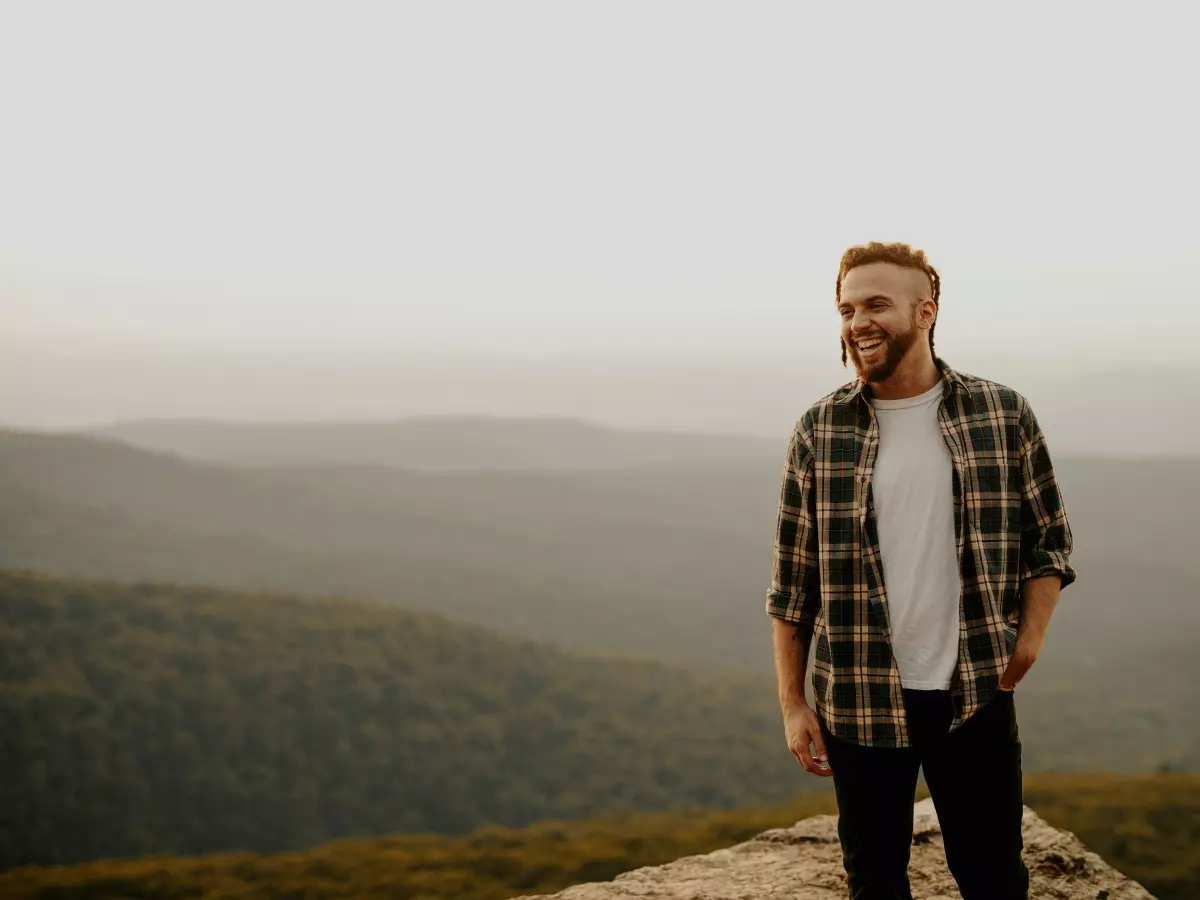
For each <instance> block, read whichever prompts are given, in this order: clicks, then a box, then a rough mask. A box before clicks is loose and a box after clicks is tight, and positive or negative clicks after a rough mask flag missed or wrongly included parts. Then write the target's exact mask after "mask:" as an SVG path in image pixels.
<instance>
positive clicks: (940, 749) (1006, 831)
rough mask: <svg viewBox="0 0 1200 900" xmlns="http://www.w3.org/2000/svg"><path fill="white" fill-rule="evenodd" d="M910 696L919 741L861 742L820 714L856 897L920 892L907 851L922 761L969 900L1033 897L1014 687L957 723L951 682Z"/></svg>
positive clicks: (901, 898)
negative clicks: (842, 734)
mask: <svg viewBox="0 0 1200 900" xmlns="http://www.w3.org/2000/svg"><path fill="white" fill-rule="evenodd" d="M904 702H905V706H906V707H907V719H908V728H909V732H910V735H911V737H912V746H911V747H899V748H893V747H867V746H863V745H861V744H855V743H852V742H849V741H844V740H841V739H839V738H836V737H834V736H833V735H832V734H830V733H829V729H828V728H827V727H826V726H825V723H824V722H822V723H821V731H822V733H823V734H824V737H825V749H826V751H827V752H828V754H829V765H830V767H831V768H832V769H833V786H834V791H835V792H836V794H837V805H838V836H839V837H840V838H841V844H842V856H843V860H844V862H845V866H846V874H847V876H848V878H849V882H850V898H851V900H912V893H911V892H910V890H909V884H908V860H909V850H910V848H911V847H912V834H913V802H914V800H915V794H916V788H917V770H918V769H919V768H920V767H921V766H924V769H925V783H926V784H927V785H928V786H929V793H930V795H931V796H932V798H933V804H934V807H935V808H936V810H937V815H938V821H939V822H940V823H941V828H942V839H943V843H944V844H945V848H946V862H947V864H948V866H949V867H950V872H951V874H952V875H953V876H954V879H955V881H957V882H958V889H959V891H960V892H961V893H962V896H963V900H1026V898H1027V897H1028V894H1029V872H1028V870H1027V869H1026V867H1025V864H1024V862H1023V861H1022V860H1021V850H1022V848H1023V846H1024V844H1023V842H1022V840H1021V813H1022V811H1023V808H1024V799H1023V797H1022V791H1021V741H1020V739H1019V737H1018V735H1017V717H1016V710H1015V708H1014V698H1013V692H1011V691H1001V692H999V693H998V694H996V696H995V698H994V699H993V700H991V701H989V702H988V703H987V704H986V705H985V706H984V707H983V708H982V709H979V710H976V712H975V714H974V715H972V716H971V718H969V719H968V720H967V721H966V722H965V723H963V725H962V726H960V727H959V728H958V729H957V730H956V731H953V732H951V731H950V722H951V720H952V719H953V717H954V713H953V709H952V707H951V701H950V692H949V691H913V690H905V691H904Z"/></svg>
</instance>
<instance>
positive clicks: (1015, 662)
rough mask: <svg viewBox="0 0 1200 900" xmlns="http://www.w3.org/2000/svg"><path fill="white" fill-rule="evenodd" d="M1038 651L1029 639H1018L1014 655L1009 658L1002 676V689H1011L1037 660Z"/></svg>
mask: <svg viewBox="0 0 1200 900" xmlns="http://www.w3.org/2000/svg"><path fill="white" fill-rule="evenodd" d="M1037 657H1038V651H1037V650H1036V649H1035V648H1034V647H1033V645H1032V644H1031V643H1030V642H1028V641H1017V646H1016V648H1015V649H1014V650H1013V655H1012V656H1010V657H1009V658H1008V667H1007V668H1006V669H1005V670H1004V674H1003V675H1001V676H1000V690H1002V691H1011V690H1012V689H1013V688H1015V687H1016V686H1017V684H1018V683H1020V681H1021V679H1022V678H1024V677H1025V673H1027V672H1028V671H1029V670H1030V669H1032V668H1033V664H1034V663H1035V662H1037Z"/></svg>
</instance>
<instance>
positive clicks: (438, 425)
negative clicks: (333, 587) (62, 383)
mask: <svg viewBox="0 0 1200 900" xmlns="http://www.w3.org/2000/svg"><path fill="white" fill-rule="evenodd" d="M88 433H89V434H92V435H93V436H96V437H104V438H112V439H114V440H119V441H123V442H125V443H128V444H131V445H133V446H136V447H141V448H143V449H146V450H157V451H162V452H167V453H172V454H175V455H177V456H182V457H185V458H188V459H194V460H200V461H203V462H217V463H239V464H244V465H255V466H264V465H265V466H270V465H296V464H301V465H322V466H324V465H351V466H398V467H400V468H406V469H418V470H422V471H427V472H453V471H464V470H465V471H512V470H518V471H535V472H554V471H580V470H589V469H612V468H628V467H633V466H644V465H655V464H663V463H669V464H679V463H695V462H712V461H717V460H728V459H749V460H760V459H763V458H766V459H769V460H772V461H775V460H777V459H781V458H782V455H781V453H782V451H781V450H780V448H779V447H778V446H777V442H772V441H767V440H763V439H762V438H753V437H739V436H735V435H722V434H696V435H691V434H680V433H671V432H655V431H624V430H617V429H614V428H604V427H601V426H599V425H594V424H590V423H587V422H584V421H581V420H578V419H567V418H549V417H544V418H487V417H479V416H436V417H414V418H406V419H402V420H400V421H396V422H342V423H334V422H309V423H306V422H293V423H262V422H223V421H211V420H210V421H206V420H180V421H171V420H150V421H142V422H118V423H114V424H112V425H108V426H104V427H101V428H96V429H93V430H91V431H90V432H88ZM785 438H786V435H785Z"/></svg>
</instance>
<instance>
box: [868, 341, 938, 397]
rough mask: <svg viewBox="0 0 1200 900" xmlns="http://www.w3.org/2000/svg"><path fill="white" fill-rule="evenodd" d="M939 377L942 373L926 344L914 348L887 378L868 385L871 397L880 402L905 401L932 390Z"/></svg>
mask: <svg viewBox="0 0 1200 900" xmlns="http://www.w3.org/2000/svg"><path fill="white" fill-rule="evenodd" d="M941 377H942V372H941V370H940V369H939V368H938V366H937V363H935V362H934V361H933V353H932V352H930V349H929V344H928V343H926V344H925V345H924V346H923V347H919V348H917V347H914V348H913V352H912V353H910V354H909V355H908V356H906V357H905V358H904V359H903V360H902V361H901V363H900V365H898V366H897V367H896V371H895V372H893V373H892V374H891V375H890V376H888V378H886V379H885V380H883V381H871V382H868V383H869V384H870V385H871V395H872V396H873V397H876V398H878V399H880V400H906V399H908V398H909V397H919V396H921V394H924V393H925V392H926V391H931V390H933V387H934V385H936V384H937V383H938V381H940V380H941Z"/></svg>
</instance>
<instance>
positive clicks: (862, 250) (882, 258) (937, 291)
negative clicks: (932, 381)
mask: <svg viewBox="0 0 1200 900" xmlns="http://www.w3.org/2000/svg"><path fill="white" fill-rule="evenodd" d="M877 262H887V263H894V264H895V265H897V266H904V267H905V268H906V269H918V270H920V271H922V272H924V273H925V274H926V275H927V276H929V283H930V284H931V285H933V296H932V297H931V298H930V299H932V300H933V305H934V306H935V307H937V305H938V300H939V299H940V298H941V294H942V280H941V278H939V277H938V273H937V269H935V268H934V267H933V266H931V265H930V264H929V260H928V259H926V257H925V251H924V250H914V249H913V248H912V247H910V246H909V245H908V244H881V243H879V241H872V242H871V243H869V244H860V245H859V246H857V247H851V248H850V249H849V250H847V251H846V252H845V253H843V254H842V262H841V264H840V265H839V266H838V276H837V302H838V303H841V302H842V279H844V278H845V277H846V273H847V272H849V271H850V270H851V269H853V268H855V267H856V266H865V265H868V264H869V263H877ZM936 328H937V319H936V318H935V319H934V322H933V324H932V325H930V326H929V349H930V351H932V350H933V332H934V329H936ZM845 365H846V342H845V340H843V341H842V366H843V367H844V366H845Z"/></svg>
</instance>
